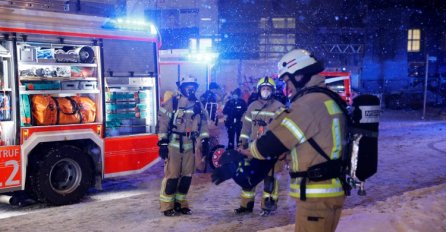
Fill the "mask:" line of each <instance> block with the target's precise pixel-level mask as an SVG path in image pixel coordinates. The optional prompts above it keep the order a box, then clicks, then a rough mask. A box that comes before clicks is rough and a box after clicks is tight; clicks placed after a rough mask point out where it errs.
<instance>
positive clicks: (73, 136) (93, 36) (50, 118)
mask: <svg viewBox="0 0 446 232" xmlns="http://www.w3.org/2000/svg"><path fill="white" fill-rule="evenodd" d="M0 10H1V9H0ZM104 20H105V19H104V18H98V17H90V16H80V15H67V14H61V13H49V12H38V11H32V10H13V9H5V10H3V11H2V14H1V15H0V81H1V83H0V193H15V192H16V191H21V190H26V191H27V192H28V193H29V195H30V196H31V197H34V198H35V199H37V200H40V201H43V202H46V203H50V204H54V205H62V204H69V203H74V202H77V201H79V200H80V199H81V198H82V196H84V194H85V193H86V191H87V190H88V188H90V187H92V186H96V187H98V188H100V185H101V180H102V179H103V178H107V177H114V176H123V175H129V174H135V173H139V172H142V171H144V170H145V169H147V168H149V167H150V166H152V165H153V164H154V163H155V162H156V161H158V150H157V146H156V143H157V135H156V134H155V125H156V112H157V108H158V104H159V103H158V100H157V99H159V98H158V87H157V86H158V80H157V78H158V40H157V36H156V35H155V34H152V33H151V32H147V31H126V30H123V31H117V30H110V29H104V28H103V23H104Z"/></svg>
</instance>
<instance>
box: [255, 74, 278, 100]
mask: <svg viewBox="0 0 446 232" xmlns="http://www.w3.org/2000/svg"><path fill="white" fill-rule="evenodd" d="M263 86H268V87H270V88H271V91H269V90H261V89H262V87H263ZM275 89H276V83H275V82H274V80H273V79H272V78H271V77H262V78H260V80H259V82H257V93H258V95H259V97H260V98H261V99H263V100H269V99H271V98H272V96H273V93H274V91H275Z"/></svg>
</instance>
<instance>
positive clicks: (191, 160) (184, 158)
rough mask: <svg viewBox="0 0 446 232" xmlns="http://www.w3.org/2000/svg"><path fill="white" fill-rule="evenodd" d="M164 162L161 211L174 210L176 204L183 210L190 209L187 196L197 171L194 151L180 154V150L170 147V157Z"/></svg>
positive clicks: (190, 150)
mask: <svg viewBox="0 0 446 232" xmlns="http://www.w3.org/2000/svg"><path fill="white" fill-rule="evenodd" d="M164 162H165V164H164V178H163V181H162V183H161V191H160V209H161V211H166V210H170V209H173V208H174V205H175V203H179V204H180V206H181V208H189V203H188V201H187V199H186V196H187V193H188V191H189V187H190V184H191V182H192V174H193V173H194V170H195V155H194V153H193V151H192V149H189V150H185V151H184V152H183V153H180V151H179V149H178V148H175V147H172V146H169V157H168V158H167V159H166V160H165V161H164Z"/></svg>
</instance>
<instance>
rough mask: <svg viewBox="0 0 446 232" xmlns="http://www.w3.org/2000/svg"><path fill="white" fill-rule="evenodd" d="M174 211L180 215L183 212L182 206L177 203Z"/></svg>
mask: <svg viewBox="0 0 446 232" xmlns="http://www.w3.org/2000/svg"><path fill="white" fill-rule="evenodd" d="M173 209H174V210H175V212H177V213H179V212H180V211H181V204H180V203H178V202H175V205H174V206H173Z"/></svg>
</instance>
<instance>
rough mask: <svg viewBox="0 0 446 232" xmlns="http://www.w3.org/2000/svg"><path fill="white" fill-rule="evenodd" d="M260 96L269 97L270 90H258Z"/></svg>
mask: <svg viewBox="0 0 446 232" xmlns="http://www.w3.org/2000/svg"><path fill="white" fill-rule="evenodd" d="M260 96H262V98H263V99H267V98H269V96H271V91H269V90H262V91H260Z"/></svg>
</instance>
